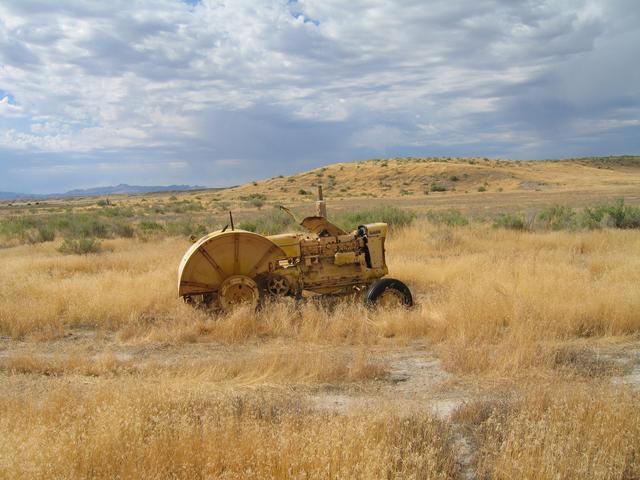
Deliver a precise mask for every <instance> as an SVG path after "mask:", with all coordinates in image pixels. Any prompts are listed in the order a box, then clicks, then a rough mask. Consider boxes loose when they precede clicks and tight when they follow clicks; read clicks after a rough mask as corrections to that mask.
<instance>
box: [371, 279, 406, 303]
mask: <svg viewBox="0 0 640 480" xmlns="http://www.w3.org/2000/svg"><path fill="white" fill-rule="evenodd" d="M364 303H365V305H367V306H371V307H372V306H380V307H412V306H413V296H412V295H411V290H409V287H407V286H406V285H405V284H404V283H402V282H401V281H400V280H397V279H395V278H381V279H379V280H376V281H375V282H373V283H372V284H371V286H370V287H369V288H368V289H367V292H366V294H365V297H364Z"/></svg>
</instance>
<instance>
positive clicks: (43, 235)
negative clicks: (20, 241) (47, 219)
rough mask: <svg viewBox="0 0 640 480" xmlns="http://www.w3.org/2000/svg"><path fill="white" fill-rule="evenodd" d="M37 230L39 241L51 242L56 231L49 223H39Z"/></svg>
mask: <svg viewBox="0 0 640 480" xmlns="http://www.w3.org/2000/svg"><path fill="white" fill-rule="evenodd" d="M37 231H38V241H39V242H51V241H53V240H54V239H55V238H56V231H55V229H54V228H53V227H52V226H51V225H48V224H42V225H39V226H38V228H37Z"/></svg>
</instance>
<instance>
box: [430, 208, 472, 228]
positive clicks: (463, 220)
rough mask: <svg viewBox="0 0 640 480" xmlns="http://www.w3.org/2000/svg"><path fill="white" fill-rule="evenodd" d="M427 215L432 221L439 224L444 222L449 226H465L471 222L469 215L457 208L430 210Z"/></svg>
mask: <svg viewBox="0 0 640 480" xmlns="http://www.w3.org/2000/svg"><path fill="white" fill-rule="evenodd" d="M426 217H427V220H429V221H430V222H431V223H435V224H437V225H440V224H444V225H447V226H448V227H463V226H465V225H468V224H469V220H468V219H467V217H465V216H464V215H463V214H462V213H460V211H459V210H456V209H455V208H450V209H448V210H443V211H435V212H434V211H432V210H429V211H428V212H427V215H426Z"/></svg>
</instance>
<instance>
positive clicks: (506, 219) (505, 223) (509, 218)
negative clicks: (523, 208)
mask: <svg viewBox="0 0 640 480" xmlns="http://www.w3.org/2000/svg"><path fill="white" fill-rule="evenodd" d="M493 226H494V228H506V229H508V230H528V229H529V226H528V225H527V223H526V222H525V221H524V217H523V216H522V215H521V214H513V213H503V214H501V215H499V216H498V217H497V218H496V219H494V221H493Z"/></svg>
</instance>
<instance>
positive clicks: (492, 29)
mask: <svg viewBox="0 0 640 480" xmlns="http://www.w3.org/2000/svg"><path fill="white" fill-rule="evenodd" d="M639 21H640V7H639V6H638V4H637V2H635V1H632V0H629V1H621V0H618V1H606V2H605V1H604V0H603V1H588V0H575V1H563V2H545V1H534V2H531V1H526V2H525V1H522V2H520V1H516V2H514V1H498V0H490V1H484V2H476V1H466V2H448V1H434V2H428V3H427V2H423V1H422V0H420V1H418V0H416V1H411V0H407V1H403V2H398V3H397V4H392V3H390V2H377V1H358V0H354V1H353V2H348V3H345V2H342V1H341V2H338V1H337V0H336V1H331V0H324V1H319V0H317V1H316V0H307V1H299V2H287V1H285V0H273V1H266V0H264V1H249V0H246V1H243V0H238V1H235V2H232V3H229V4H227V5H223V4H220V3H219V2H214V1H213V0H211V1H209V0H204V1H202V2H195V1H190V2H183V1H178V0H159V1H154V2H151V1H148V0H140V1H138V2H129V1H124V0H114V1H113V2H109V3H101V2H83V1H79V0H77V1H61V2H49V1H44V0H20V1H5V2H3V3H2V4H0V92H5V93H3V96H2V97H1V98H0V169H1V170H2V171H1V173H2V175H1V176H0V190H16V189H21V190H27V191H52V190H61V189H66V188H72V187H76V186H91V185H98V184H105V183H120V182H124V181H126V182H129V183H135V182H137V183H140V182H141V180H140V179H141V178H142V179H144V181H145V182H148V183H183V182H191V183H206V184H210V185H224V184H232V183H239V182H241V181H245V180H249V179H254V178H259V177H263V176H272V175H276V174H284V173H290V172H293V171H296V170H299V169H303V168H308V167H310V166H315V165H320V164H322V163H327V162H332V161H345V160H350V159H355V158H366V157H370V156H382V155H491V156H502V157H515V158H542V157H562V156H571V155H586V154H592V153H593V154H608V153H633V152H637V150H638V138H640V102H639V98H640V66H639V63H638V62H637V58H638V57H639V56H640V55H639V53H640V52H639V45H640V31H639V29H638V25H639V24H640V23H639ZM4 96H6V97H7V100H6V101H3V98H4ZM9 99H11V101H9Z"/></svg>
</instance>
